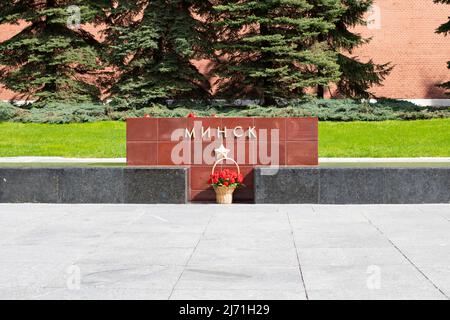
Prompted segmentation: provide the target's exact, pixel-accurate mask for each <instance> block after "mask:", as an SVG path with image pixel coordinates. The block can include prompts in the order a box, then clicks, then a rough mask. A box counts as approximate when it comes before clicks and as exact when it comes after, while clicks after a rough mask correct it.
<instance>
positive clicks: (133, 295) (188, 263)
mask: <svg viewBox="0 0 450 320" xmlns="http://www.w3.org/2000/svg"><path fill="white" fill-rule="evenodd" d="M449 218H450V205H414V206H412V205H361V206H346V205H344V206H335V205H331V206H321V205H233V206H218V205H46V204H42V205H38V204H0V257H1V259H0V270H1V271H2V272H0V299H189V300H195V299H244V300H247V299H296V300H303V299H449V297H450V286H449V284H450V260H449V257H450V238H449V237H450V220H449ZM74 284H77V285H75V286H74Z"/></svg>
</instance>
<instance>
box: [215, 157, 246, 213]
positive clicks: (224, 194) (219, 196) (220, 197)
mask: <svg viewBox="0 0 450 320" xmlns="http://www.w3.org/2000/svg"><path fill="white" fill-rule="evenodd" d="M223 160H230V161H233V162H234V164H235V165H236V168H237V172H238V174H240V173H241V169H240V168H239V165H238V163H237V162H236V161H235V160H233V159H230V158H222V159H219V160H217V161H216V163H214V166H213V168H212V170H211V174H213V173H214V171H215V170H216V166H217V165H218V164H219V163H220V162H221V161H223ZM234 190H236V188H235V187H225V186H221V187H216V186H214V191H215V192H216V202H217V203H218V204H232V203H233V193H234Z"/></svg>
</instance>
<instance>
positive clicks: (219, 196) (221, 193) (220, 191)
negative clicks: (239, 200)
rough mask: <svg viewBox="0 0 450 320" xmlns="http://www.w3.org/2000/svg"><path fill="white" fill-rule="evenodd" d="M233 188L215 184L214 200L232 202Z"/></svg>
mask: <svg viewBox="0 0 450 320" xmlns="http://www.w3.org/2000/svg"><path fill="white" fill-rule="evenodd" d="M234 190H236V188H230V187H225V186H222V187H216V186H215V187H214V191H216V202H217V203H218V204H232V203H233V193H234Z"/></svg>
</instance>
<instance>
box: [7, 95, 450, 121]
mask: <svg viewBox="0 0 450 320" xmlns="http://www.w3.org/2000/svg"><path fill="white" fill-rule="evenodd" d="M189 113H194V114H195V115H196V116H212V115H217V116H220V117H309V116H315V117H318V118H319V119H320V120H322V121H384V120H418V119H435V118H450V107H420V106H416V105H415V104H413V103H409V102H405V101H398V100H390V99H382V100H379V101H378V102H376V103H370V102H367V101H356V100H349V99H344V100H314V99H313V100H305V101H297V102H291V103H289V104H287V105H285V106H274V107H262V106H258V105H249V106H229V105H228V106H226V105H221V104H218V103H216V104H198V103H197V104H194V103H191V104H189V103H186V104H185V105H184V106H183V105H173V106H166V105H161V104H154V105H150V106H148V107H145V108H139V109H137V108H133V107H128V106H121V105H112V104H64V103H60V104H50V105H47V106H45V107H41V108H37V107H33V105H23V106H15V105H12V104H10V103H0V121H11V122H23V123H27V122H31V123H72V122H94V121H106V120H125V119H127V118H132V117H142V116H144V115H146V114H148V115H150V116H152V117H186V115H188V114H189Z"/></svg>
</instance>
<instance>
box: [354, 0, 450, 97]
mask: <svg viewBox="0 0 450 320" xmlns="http://www.w3.org/2000/svg"><path fill="white" fill-rule="evenodd" d="M375 4H376V5H377V6H379V8H380V10H381V11H380V13H381V15H380V17H381V21H380V26H381V28H380V29H368V28H367V27H364V28H362V27H361V28H358V30H359V31H360V32H361V33H362V34H363V35H364V36H367V37H372V41H371V43H369V44H368V45H365V46H363V47H362V48H361V49H359V50H357V51H355V54H356V55H358V56H360V57H361V58H363V59H364V60H368V59H369V58H372V59H373V60H374V61H375V62H378V63H384V62H389V61H390V62H392V63H393V64H394V65H395V68H394V70H393V71H392V73H391V75H390V76H389V77H388V78H387V79H386V80H385V81H384V83H383V86H382V87H377V88H374V89H373V90H372V91H373V92H374V93H375V94H376V95H377V96H385V97H389V98H403V99H425V98H429V99H439V98H446V96H445V95H444V92H443V90H442V89H439V88H437V87H436V84H438V83H442V82H445V81H448V80H449V79H450V70H448V69H447V61H448V60H450V37H445V36H443V35H439V34H436V33H435V30H436V28H437V27H438V26H439V25H440V24H442V23H444V22H446V21H447V19H448V17H449V16H450V6H449V5H438V4H434V3H433V1H432V0H376V1H375ZM447 98H448V97H447Z"/></svg>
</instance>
